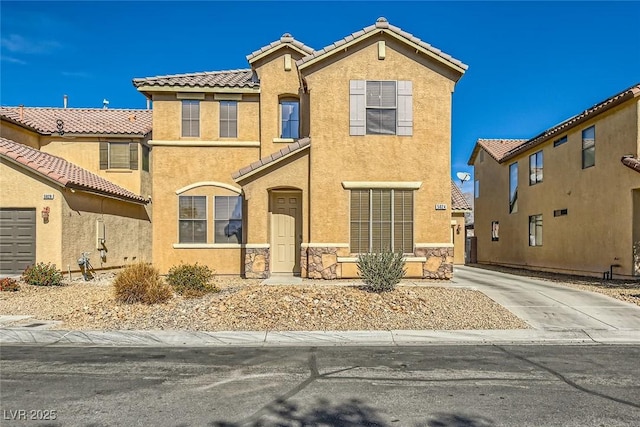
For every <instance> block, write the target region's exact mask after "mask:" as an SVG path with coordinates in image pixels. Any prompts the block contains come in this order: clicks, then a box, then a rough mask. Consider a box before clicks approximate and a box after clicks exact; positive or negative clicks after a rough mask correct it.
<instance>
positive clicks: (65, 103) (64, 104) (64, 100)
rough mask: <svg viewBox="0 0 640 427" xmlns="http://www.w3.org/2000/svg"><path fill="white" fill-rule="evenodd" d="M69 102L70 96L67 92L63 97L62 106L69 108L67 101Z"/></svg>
mask: <svg viewBox="0 0 640 427" xmlns="http://www.w3.org/2000/svg"><path fill="white" fill-rule="evenodd" d="M68 102H69V97H68V96H67V95H66V94H65V95H64V96H63V97H62V107H63V108H67V103H68Z"/></svg>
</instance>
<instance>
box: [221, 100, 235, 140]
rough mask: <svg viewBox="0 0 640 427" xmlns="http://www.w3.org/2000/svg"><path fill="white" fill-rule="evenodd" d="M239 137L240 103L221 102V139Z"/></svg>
mask: <svg viewBox="0 0 640 427" xmlns="http://www.w3.org/2000/svg"><path fill="white" fill-rule="evenodd" d="M237 137H238V102H237V101H220V138H237Z"/></svg>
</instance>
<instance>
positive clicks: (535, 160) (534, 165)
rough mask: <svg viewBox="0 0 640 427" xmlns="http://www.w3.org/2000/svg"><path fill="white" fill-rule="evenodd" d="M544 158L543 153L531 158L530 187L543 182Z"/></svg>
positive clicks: (540, 152)
mask: <svg viewBox="0 0 640 427" xmlns="http://www.w3.org/2000/svg"><path fill="white" fill-rule="evenodd" d="M542 168H543V157H542V151H538V152H537V153H533V154H532V155H530V156H529V185H536V184H538V183H540V182H542Z"/></svg>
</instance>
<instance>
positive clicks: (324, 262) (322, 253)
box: [306, 247, 342, 280]
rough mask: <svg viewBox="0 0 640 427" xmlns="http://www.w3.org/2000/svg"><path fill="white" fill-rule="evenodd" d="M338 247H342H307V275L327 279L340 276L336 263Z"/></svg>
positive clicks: (338, 265) (339, 269) (312, 277)
mask: <svg viewBox="0 0 640 427" xmlns="http://www.w3.org/2000/svg"><path fill="white" fill-rule="evenodd" d="M340 249H342V248H329V247H321V248H312V247H310V248H307V262H306V270H307V277H308V278H310V279H328V280H331V279H339V278H340V277H342V274H341V273H342V272H341V268H340V264H339V263H338V256H339V253H338V252H339V251H340ZM340 252H341V251H340Z"/></svg>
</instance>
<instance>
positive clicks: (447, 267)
mask: <svg viewBox="0 0 640 427" xmlns="http://www.w3.org/2000/svg"><path fill="white" fill-rule="evenodd" d="M415 255H416V256H418V257H426V258H427V261H426V262H424V263H423V264H422V277H423V278H424V279H451V277H453V248H416V251H415Z"/></svg>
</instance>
